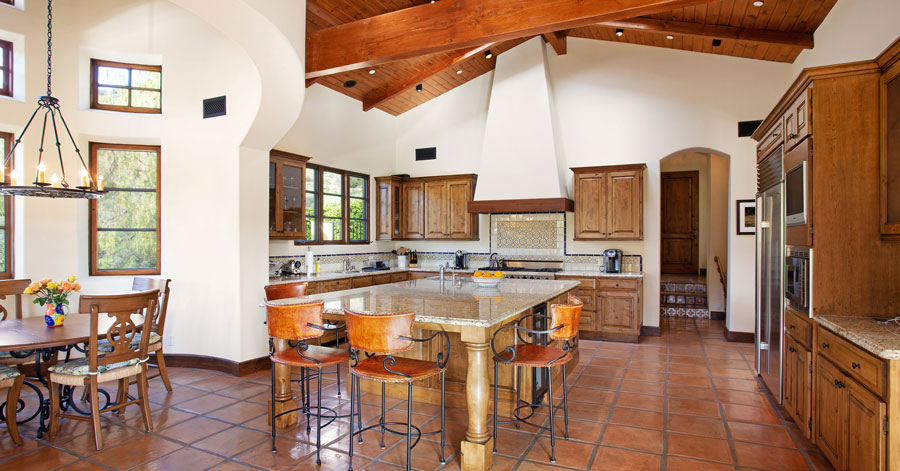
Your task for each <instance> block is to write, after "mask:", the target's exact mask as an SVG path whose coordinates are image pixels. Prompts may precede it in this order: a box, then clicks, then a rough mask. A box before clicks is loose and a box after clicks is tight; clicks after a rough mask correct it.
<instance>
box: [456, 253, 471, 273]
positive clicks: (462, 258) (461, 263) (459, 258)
mask: <svg viewBox="0 0 900 471" xmlns="http://www.w3.org/2000/svg"><path fill="white" fill-rule="evenodd" d="M467 256H468V254H467V253H465V252H463V251H462V250H457V251H456V254H455V255H454V256H453V268H455V269H457V270H464V269H466V268H469V267H468V263H467V260H466V258H468V257H467Z"/></svg>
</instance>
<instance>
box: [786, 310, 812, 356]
mask: <svg viewBox="0 0 900 471" xmlns="http://www.w3.org/2000/svg"><path fill="white" fill-rule="evenodd" d="M784 331H785V332H786V333H788V334H790V335H791V337H793V338H794V340H796V341H797V342H798V343H800V344H801V345H803V346H804V347H806V348H812V335H813V324H812V321H811V320H810V319H809V318H808V317H806V316H804V315H803V314H802V313H799V312H796V311H794V310H793V309H791V308H787V309H785V313H784Z"/></svg>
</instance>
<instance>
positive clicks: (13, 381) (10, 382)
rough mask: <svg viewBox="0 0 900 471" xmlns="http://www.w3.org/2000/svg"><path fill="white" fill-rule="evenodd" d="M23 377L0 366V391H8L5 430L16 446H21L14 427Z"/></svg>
mask: <svg viewBox="0 0 900 471" xmlns="http://www.w3.org/2000/svg"><path fill="white" fill-rule="evenodd" d="M24 383H25V376H23V375H22V373H21V372H19V370H18V369H16V368H15V367H13V366H7V365H0V389H9V392H8V393H6V411H5V412H6V430H7V431H9V436H10V438H12V440H13V442H15V444H16V446H18V445H21V444H22V437H20V436H19V429H18V427H17V426H16V410H17V409H18V405H19V393H21V392H22V384H24Z"/></svg>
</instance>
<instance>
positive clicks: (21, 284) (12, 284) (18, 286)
mask: <svg viewBox="0 0 900 471" xmlns="http://www.w3.org/2000/svg"><path fill="white" fill-rule="evenodd" d="M30 284H31V279H30V278H21V279H17V280H0V299H6V297H7V296H15V299H16V319H21V318H22V293H23V292H24V291H25V288H27V287H28V285H30ZM7 316H8V312H7V311H6V307H4V306H0V320H4V321H5V320H6V318H7Z"/></svg>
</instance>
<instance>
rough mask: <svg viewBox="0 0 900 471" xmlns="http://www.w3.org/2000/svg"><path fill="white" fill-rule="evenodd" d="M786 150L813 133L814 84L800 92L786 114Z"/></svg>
mask: <svg viewBox="0 0 900 471" xmlns="http://www.w3.org/2000/svg"><path fill="white" fill-rule="evenodd" d="M783 119H784V132H785V136H784V151H785V152H787V151H789V150H791V149H793V148H794V146H796V145H797V143H799V142H800V141H802V140H803V139H805V138H806V136H809V135H810V134H812V121H811V119H812V86H809V87H807V88H806V90H803V91H802V92H800V94H799V96H797V99H796V100H795V101H794V103H792V104H791V106H789V107H788V109H787V112H785V114H784V118H783Z"/></svg>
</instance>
